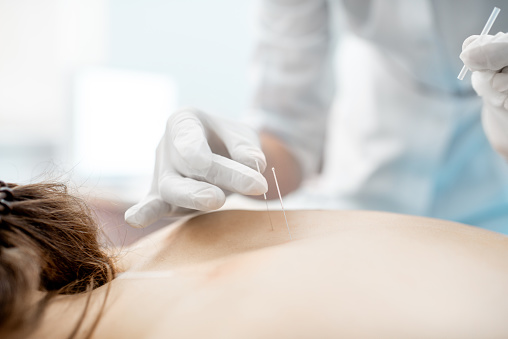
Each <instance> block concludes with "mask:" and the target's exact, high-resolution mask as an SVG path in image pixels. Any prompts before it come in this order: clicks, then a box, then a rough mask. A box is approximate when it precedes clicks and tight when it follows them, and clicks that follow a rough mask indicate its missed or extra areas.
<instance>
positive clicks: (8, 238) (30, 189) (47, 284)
mask: <svg viewBox="0 0 508 339" xmlns="http://www.w3.org/2000/svg"><path fill="white" fill-rule="evenodd" d="M6 186H7V187H9V188H10V189H11V190H12V198H10V199H9V200H10V201H9V202H8V204H9V205H10V206H9V207H10V212H9V213H5V212H6V211H3V212H4V213H5V214H0V336H1V337H3V336H4V335H6V334H11V335H13V334H14V333H17V332H22V333H25V334H26V331H32V330H33V329H34V328H35V327H36V325H37V322H38V321H39V320H40V318H41V317H42V314H43V311H44V309H45V307H46V306H47V304H48V302H49V300H50V299H51V297H52V296H55V295H57V294H75V293H82V292H86V291H90V290H92V289H94V288H97V287H99V286H101V285H104V284H106V283H107V282H109V281H110V280H111V279H112V278H113V275H114V268H113V263H112V259H111V258H110V257H108V256H107V255H106V254H105V253H104V252H103V251H102V250H101V246H100V245H99V242H98V227H97V224H96V222H95V220H94V218H93V217H92V215H93V214H92V213H91V211H90V209H89V208H88V207H87V206H86V204H85V203H84V202H83V200H82V199H79V198H77V197H75V196H72V195H70V194H69V193H68V190H67V187H66V185H64V184H61V183H37V184H29V185H16V184H6ZM37 290H39V291H43V292H46V293H45V297H44V298H42V299H41V300H39V301H34V298H33V296H34V294H35V293H34V292H35V291H37ZM84 312H86V310H85V311H84ZM83 317H84V313H83ZM83 317H82V318H83ZM82 320H83V319H81V321H82ZM81 321H80V323H81ZM97 321H98V319H97V320H96V322H95V324H94V326H93V327H95V325H96V323H97ZM80 323H79V324H77V326H76V328H75V330H74V332H73V333H72V334H71V337H73V336H75V334H76V333H77V330H78V329H79V325H80ZM92 330H93V329H92ZM89 334H91V333H89ZM21 335H23V334H21Z"/></svg>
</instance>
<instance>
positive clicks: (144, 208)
mask: <svg viewBox="0 0 508 339" xmlns="http://www.w3.org/2000/svg"><path fill="white" fill-rule="evenodd" d="M169 212H171V206H170V205H168V204H167V203H165V202H164V201H162V200H161V199H160V198H156V197H148V198H145V200H143V201H141V202H140V203H138V204H136V205H134V206H132V207H131V208H129V209H128V210H127V211H126V212H125V216H124V217H125V222H127V224H129V225H130V226H132V227H135V228H145V227H147V226H149V225H151V224H153V223H154V222H156V221H157V220H159V219H160V218H162V217H164V216H166V215H168V214H169Z"/></svg>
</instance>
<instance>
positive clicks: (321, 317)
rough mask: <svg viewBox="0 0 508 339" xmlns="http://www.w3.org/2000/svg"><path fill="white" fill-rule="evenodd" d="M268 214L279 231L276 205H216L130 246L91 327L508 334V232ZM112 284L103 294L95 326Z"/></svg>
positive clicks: (77, 299) (413, 220) (387, 218)
mask: <svg viewBox="0 0 508 339" xmlns="http://www.w3.org/2000/svg"><path fill="white" fill-rule="evenodd" d="M271 217H272V221H273V225H274V228H275V229H274V230H273V231H272V229H271V226H270V221H269V219H268V215H267V213H266V212H253V211H251V212H247V211H222V212H215V213H208V214H204V215H200V216H197V217H195V218H192V219H190V220H187V221H184V220H182V221H181V222H179V223H177V224H174V225H172V226H169V227H167V228H164V229H162V230H160V231H157V232H156V233H153V234H151V235H149V236H147V237H145V238H143V239H142V240H141V241H139V242H138V243H136V244H134V245H133V246H131V247H128V248H125V249H123V250H122V254H121V255H119V256H118V267H119V269H120V271H123V272H127V275H126V276H124V277H127V276H128V274H131V277H130V278H129V279H127V278H125V279H123V278H122V276H121V275H120V277H119V278H117V279H115V280H113V281H112V282H111V283H110V284H109V292H110V293H109V296H108V297H107V301H106V306H105V310H104V313H103V314H102V316H101V319H100V322H99V325H98V327H97V329H96V331H95V333H94V336H93V337H94V338H342V337H343V338H507V337H508V322H507V321H506V319H507V318H508V237H505V236H503V235H501V234H497V233H494V232H490V231H485V230H482V229H478V228H474V227H470V226H466V225H462V224H458V223H452V222H447V221H442V220H436V219H429V218H420V217H410V216H403V215H396V214H389V213H381V212H359V211H342V212H339V211H288V212H287V217H288V222H289V225H290V228H291V233H292V237H293V240H291V241H290V240H289V236H288V232H287V229H286V225H285V222H284V218H283V216H282V213H281V212H278V211H273V212H271ZM154 271H155V272H163V273H157V274H159V275H160V276H159V277H150V276H149V275H148V276H146V275H145V276H143V273H140V274H141V275H139V276H135V275H133V274H135V273H130V272H154ZM164 272H165V273H164ZM145 274H146V273H145ZM148 274H150V273H148ZM107 290H108V286H103V287H100V288H99V289H97V290H95V291H94V293H93V294H92V296H91V299H90V300H91V304H90V305H91V306H90V309H89V311H88V313H87V316H86V319H85V322H84V328H85V329H86V328H89V327H90V324H91V323H92V322H93V320H94V319H95V318H96V316H97V314H98V310H99V308H100V306H101V305H102V303H103V301H104V297H105V293H106V291H107ZM87 297H88V296H87V295H79V296H61V297H58V298H57V299H56V300H55V301H54V302H53V303H52V304H51V306H50V307H49V309H48V310H47V313H46V316H45V318H44V320H43V321H42V324H41V326H40V328H39V329H38V330H37V331H36V332H35V333H34V335H33V337H34V338H41V337H51V338H60V337H62V338H64V337H66V336H67V335H68V334H69V333H70V332H71V331H72V329H73V327H74V326H75V324H76V321H77V319H78V318H79V316H80V315H81V312H82V310H83V307H84V305H85V302H86V299H87Z"/></svg>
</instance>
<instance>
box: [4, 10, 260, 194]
mask: <svg viewBox="0 0 508 339" xmlns="http://www.w3.org/2000/svg"><path fill="white" fill-rule="evenodd" d="M253 3H254V1H235V0H215V1H207V0H185V1H182V0H180V1H177V0H44V1H40V0H15V1H13V0H0V48H1V52H0V180H4V181H11V182H20V183H26V182H30V181H32V180H34V178H40V175H41V174H44V173H47V172H49V171H55V170H56V172H57V173H64V174H66V176H70V178H71V180H73V181H77V182H78V184H82V185H85V186H91V187H94V188H97V187H98V188H100V189H101V190H102V189H104V191H105V192H108V193H107V194H111V195H112V196H116V197H117V198H119V199H122V200H124V201H126V202H130V201H136V200H137V199H139V197H141V196H142V195H144V194H145V193H146V190H147V185H148V180H149V177H150V176H151V172H152V164H153V157H154V150H155V146H156V143H157V141H158V139H159V137H160V135H161V133H162V131H163V129H164V122H165V121H166V119H167V117H168V116H169V114H170V113H171V111H172V110H174V109H175V108H176V107H178V106H188V105H192V106H196V107H200V108H203V109H205V110H208V111H210V112H212V113H214V114H220V115H224V116H227V117H235V116H238V115H240V114H242V113H243V112H244V110H245V108H246V107H247V103H248V64H249V59H250V54H251V49H252V40H253V39H252V36H253V32H252V26H253V25H252V21H253V17H254V15H253V13H252V11H253Z"/></svg>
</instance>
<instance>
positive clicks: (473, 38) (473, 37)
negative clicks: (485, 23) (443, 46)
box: [462, 35, 480, 51]
mask: <svg viewBox="0 0 508 339" xmlns="http://www.w3.org/2000/svg"><path fill="white" fill-rule="evenodd" d="M479 37H480V35H471V36H470V37H468V38H467V39H466V40H464V42H463V43H462V51H464V50H465V49H466V48H467V47H468V46H469V45H471V44H472V43H473V42H475V41H476V40H477V39H478V38H479Z"/></svg>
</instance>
